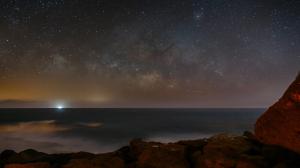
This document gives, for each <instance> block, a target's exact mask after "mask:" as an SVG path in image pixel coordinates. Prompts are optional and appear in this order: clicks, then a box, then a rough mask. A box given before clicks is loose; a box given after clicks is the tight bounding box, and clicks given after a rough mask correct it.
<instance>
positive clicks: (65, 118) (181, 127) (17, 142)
mask: <svg viewBox="0 0 300 168" xmlns="http://www.w3.org/2000/svg"><path fill="white" fill-rule="evenodd" d="M264 111H265V109H249V108H248V109H237V108H235V109H221V108H220V109H0V151H2V150H5V149H12V150H15V151H22V150H25V149H28V148H33V149H35V150H38V151H42V152H47V153H64V152H79V151H87V152H92V153H101V152H108V151H113V150H116V149H118V148H120V147H122V146H125V145H128V143H129V141H130V140H132V139H134V138H142V139H144V140H147V141H159V142H174V141H178V140H185V139H200V138H205V137H210V136H212V135H214V134H218V133H230V134H242V133H243V132H244V131H247V130H249V131H252V130H253V127H254V123H255V121H256V119H257V118H258V117H259V116H260V115H261V114H262V113H263V112H264Z"/></svg>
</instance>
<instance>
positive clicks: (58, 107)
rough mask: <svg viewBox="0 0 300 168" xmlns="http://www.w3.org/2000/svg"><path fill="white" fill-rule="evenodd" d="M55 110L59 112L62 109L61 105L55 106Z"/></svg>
mask: <svg viewBox="0 0 300 168" xmlns="http://www.w3.org/2000/svg"><path fill="white" fill-rule="evenodd" d="M56 108H57V109H59V110H61V109H63V108H64V107H63V106H62V105H57V106H56Z"/></svg>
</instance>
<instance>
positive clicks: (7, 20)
mask: <svg viewBox="0 0 300 168" xmlns="http://www.w3.org/2000/svg"><path fill="white" fill-rule="evenodd" d="M299 70H300V1H298V0H272V1H269V0H126V1H125V0H1V1H0V107H56V106H58V105H61V106H64V107H267V106H269V105H271V104H272V103H273V102H274V101H275V100H276V99H278V97H279V96H280V95H281V94H282V92H283V91H284V89H285V88H286V87H287V86H288V84H289V83H290V82H291V81H292V80H293V78H295V77H296V74H297V73H298V71H299Z"/></svg>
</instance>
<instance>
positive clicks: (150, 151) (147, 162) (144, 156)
mask: <svg viewBox="0 0 300 168" xmlns="http://www.w3.org/2000/svg"><path fill="white" fill-rule="evenodd" d="M130 146H131V149H132V150H133V153H134V154H135V155H136V157H137V161H136V166H137V167H138V168H187V167H189V164H188V161H187V160H186V156H185V146H183V145H179V144H174V143H169V144H162V143H156V142H143V141H141V140H135V141H132V142H131V144H130Z"/></svg>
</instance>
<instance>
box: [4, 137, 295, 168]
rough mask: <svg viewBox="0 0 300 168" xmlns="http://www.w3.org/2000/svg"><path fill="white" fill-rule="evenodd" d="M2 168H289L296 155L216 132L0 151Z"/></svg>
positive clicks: (292, 165) (252, 140) (248, 139)
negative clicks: (72, 148) (101, 150)
mask: <svg viewBox="0 0 300 168" xmlns="http://www.w3.org/2000/svg"><path fill="white" fill-rule="evenodd" d="M0 163H1V167H3V168H202V167H204V168H206V167H207V168H231V167H232V168H233V167H235V168H264V167H266V168H268V167H276V168H286V167H287V168H293V167H295V168H296V167H300V155H299V154H297V153H295V152H293V151H290V150H287V149H284V148H282V147H279V146H272V145H265V144H262V143H260V142H259V141H258V140H256V138H255V137H254V135H253V134H251V133H250V132H245V133H244V135H242V136H233V135H228V134H219V135H216V136H213V137H211V138H208V139H199V140H187V141H179V142H176V143H167V144H164V143H159V142H145V141H143V140H141V139H135V140H132V141H131V142H130V145H128V146H125V147H123V148H121V149H119V150H117V151H115V152H111V153H105V154H91V153H86V152H79V153H70V154H46V153H42V152H37V151H35V150H32V149H28V150H25V151H22V152H20V153H16V152H14V151H11V150H5V151H3V152H2V153H1V154H0Z"/></svg>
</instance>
